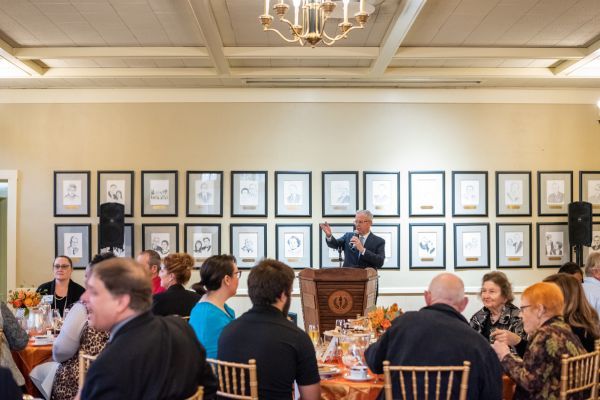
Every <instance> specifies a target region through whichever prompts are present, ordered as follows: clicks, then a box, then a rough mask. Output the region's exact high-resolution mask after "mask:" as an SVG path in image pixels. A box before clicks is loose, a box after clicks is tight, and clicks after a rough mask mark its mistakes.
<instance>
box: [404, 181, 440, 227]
mask: <svg viewBox="0 0 600 400" xmlns="http://www.w3.org/2000/svg"><path fill="white" fill-rule="evenodd" d="M419 175H441V184H442V187H441V191H440V193H438V194H437V195H439V196H440V198H439V199H437V200H438V201H439V202H440V203H441V204H440V205H439V208H440V209H441V210H440V212H436V211H432V213H429V212H427V211H420V212H416V211H415V210H413V194H414V193H415V192H416V190H415V188H413V177H416V176H419ZM440 200H441V201H440ZM424 207H429V206H428V205H421V209H423V210H425V209H426V208H424ZM431 207H432V209H435V206H431ZM427 209H428V208H427ZM408 216H409V217H444V216H446V171H409V172H408Z"/></svg>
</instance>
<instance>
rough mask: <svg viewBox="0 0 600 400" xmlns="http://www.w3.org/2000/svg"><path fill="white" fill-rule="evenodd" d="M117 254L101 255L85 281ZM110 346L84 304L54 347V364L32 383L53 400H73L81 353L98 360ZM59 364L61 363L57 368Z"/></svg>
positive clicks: (67, 320)
mask: <svg viewBox="0 0 600 400" xmlns="http://www.w3.org/2000/svg"><path fill="white" fill-rule="evenodd" d="M114 257H115V255H114V254H113V253H103V254H97V255H96V256H94V258H93V259H92V262H91V263H90V265H88V266H87V268H86V269H85V279H86V281H87V278H88V277H89V276H90V275H91V273H92V270H93V268H94V266H95V265H96V264H98V263H100V262H101V261H104V260H108V259H111V258H114ZM107 342H108V332H102V331H98V330H96V329H94V328H92V327H90V326H88V312H87V308H86V307H85V305H84V304H83V303H81V302H79V301H78V302H77V303H75V304H73V307H72V308H71V311H69V313H68V314H67V316H66V317H65V320H64V322H63V325H62V327H61V330H60V333H59V335H58V336H57V337H56V340H55V341H54V345H53V346H52V358H53V359H54V362H53V363H45V364H40V365H38V366H37V367H35V368H34V369H33V371H31V379H32V380H33V382H34V383H35V384H36V386H38V388H39V389H40V391H41V392H43V393H51V396H50V398H51V399H52V400H71V399H73V398H74V397H75V395H76V394H77V391H78V389H79V387H78V384H77V379H78V376H79V351H83V352H84V353H86V354H89V355H92V356H95V355H98V354H100V352H101V351H102V350H103V349H104V346H105V345H106V343H107ZM56 363H58V365H57V368H56Z"/></svg>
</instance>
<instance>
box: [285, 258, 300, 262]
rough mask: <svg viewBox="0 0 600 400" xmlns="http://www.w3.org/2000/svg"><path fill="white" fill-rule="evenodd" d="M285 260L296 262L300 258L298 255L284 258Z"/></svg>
mask: <svg viewBox="0 0 600 400" xmlns="http://www.w3.org/2000/svg"><path fill="white" fill-rule="evenodd" d="M286 260H287V261H288V262H298V261H300V259H299V258H298V257H294V258H286Z"/></svg>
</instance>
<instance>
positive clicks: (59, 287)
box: [37, 256, 85, 317]
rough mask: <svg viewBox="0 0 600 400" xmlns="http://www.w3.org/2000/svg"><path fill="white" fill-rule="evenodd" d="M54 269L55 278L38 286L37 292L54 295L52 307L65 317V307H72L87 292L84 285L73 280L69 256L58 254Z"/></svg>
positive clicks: (71, 263)
mask: <svg viewBox="0 0 600 400" xmlns="http://www.w3.org/2000/svg"><path fill="white" fill-rule="evenodd" d="M52 265H53V270H54V279H53V280H51V281H50V282H46V283H43V284H41V285H40V287H38V288H37V292H39V293H41V294H42V295H52V296H53V298H52V303H51V305H50V307H51V308H52V309H53V310H54V309H57V310H58V311H59V312H60V316H61V317H64V313H65V309H70V308H71V306H72V305H73V304H74V303H75V302H77V301H79V298H80V297H81V295H82V294H83V292H85V289H84V288H83V286H81V285H79V284H77V283H75V282H73V281H72V280H71V274H72V273H73V262H72V261H71V259H70V258H69V257H67V256H58V257H56V258H55V259H54V263H53V264H52Z"/></svg>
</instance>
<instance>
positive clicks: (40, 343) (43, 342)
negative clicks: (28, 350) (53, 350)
mask: <svg viewBox="0 0 600 400" xmlns="http://www.w3.org/2000/svg"><path fill="white" fill-rule="evenodd" d="M53 342H54V340H52V339H43V340H34V341H33V343H32V344H31V345H32V346H47V345H49V344H52V343H53Z"/></svg>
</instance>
